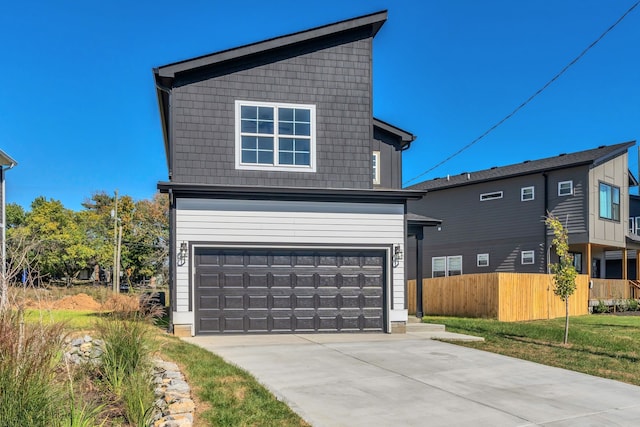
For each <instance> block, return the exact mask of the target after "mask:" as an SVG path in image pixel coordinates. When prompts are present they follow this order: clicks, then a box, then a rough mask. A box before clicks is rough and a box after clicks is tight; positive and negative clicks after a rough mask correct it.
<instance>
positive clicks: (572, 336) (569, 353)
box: [423, 315, 640, 385]
mask: <svg viewBox="0 0 640 427" xmlns="http://www.w3.org/2000/svg"><path fill="white" fill-rule="evenodd" d="M423 321H424V322H427V323H439V324H444V325H446V327H447V331H450V332H459V333H464V334H469V335H475V336H480V337H483V338H484V339H485V341H484V342H471V343H466V342H465V343H460V342H456V344H459V345H464V346H467V347H472V348H476V349H479V350H485V351H490V352H492V353H498V354H503V355H506V356H512V357H517V358H519V359H524V360H530V361H532V362H537V363H542V364H545V365H549V366H555V367H559V368H564V369H570V370H573V371H578V372H583V373H585V374H591V375H595V376H599V377H603V378H610V379H614V380H618V381H624V382H627V383H630V384H635V385H640V363H638V362H640V347H639V343H640V316H614V315H587V316H576V317H572V318H571V319H570V323H569V344H568V345H566V346H565V345H563V344H562V338H563V335H564V318H559V319H552V320H538V321H531V322H499V321H497V320H490V319H469V318H455V317H440V316H426V317H424V318H423Z"/></svg>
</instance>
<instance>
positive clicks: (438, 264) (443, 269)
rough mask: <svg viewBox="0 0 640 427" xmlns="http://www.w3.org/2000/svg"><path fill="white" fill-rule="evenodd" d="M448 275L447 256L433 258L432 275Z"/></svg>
mask: <svg viewBox="0 0 640 427" xmlns="http://www.w3.org/2000/svg"><path fill="white" fill-rule="evenodd" d="M446 275H447V257H445V256H438V257H433V258H431V277H445V276H446Z"/></svg>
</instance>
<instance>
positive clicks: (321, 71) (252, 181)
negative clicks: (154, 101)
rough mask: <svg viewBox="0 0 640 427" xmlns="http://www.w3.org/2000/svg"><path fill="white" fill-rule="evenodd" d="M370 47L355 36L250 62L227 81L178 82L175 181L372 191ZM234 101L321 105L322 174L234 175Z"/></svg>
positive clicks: (204, 77)
mask: <svg viewBox="0 0 640 427" xmlns="http://www.w3.org/2000/svg"><path fill="white" fill-rule="evenodd" d="M371 41H372V39H371V38H370V37H368V36H366V35H365V34H356V35H353V34H351V35H349V39H347V40H345V39H340V40H336V39H329V40H324V41H318V42H316V43H315V44H314V45H313V46H312V47H307V48H305V50H303V51H295V50H292V51H287V52H281V53H272V54H270V55H268V56H260V57H257V58H247V59H246V61H245V62H244V63H241V64H239V65H237V66H235V67H234V68H233V69H231V71H232V72H227V73H225V74H222V73H220V74H217V75H197V76H196V75H189V76H183V78H182V80H181V79H177V81H176V87H175V88H174V89H173V96H172V109H173V111H172V113H173V114H172V117H173V137H174V139H173V146H174V156H173V168H172V170H173V179H172V181H173V182H178V183H179V182H184V183H198V184H215V185H269V186H292V187H307V186H308V187H329V188H361V189H367V188H372V186H373V184H372V180H371V127H372V112H371V48H372V43H371ZM296 55H297V56H296ZM236 100H246V101H265V102H286V103H300V104H313V105H315V106H316V128H317V131H316V154H317V172H316V173H306V172H280V171H278V172H276V171H274V172H265V171H251V170H236V169H235V128H234V126H235V118H234V112H235V109H234V105H235V104H234V103H235V101H236Z"/></svg>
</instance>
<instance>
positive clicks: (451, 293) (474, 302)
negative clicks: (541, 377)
mask: <svg viewBox="0 0 640 427" xmlns="http://www.w3.org/2000/svg"><path fill="white" fill-rule="evenodd" d="M407 302H408V306H407V307H408V309H409V313H410V314H415V312H416V281H415V280H409V282H408V284H407ZM422 304H423V305H422V307H423V311H424V313H425V314H431V315H443V316H459V317H484V318H492V319H497V320H500V321H503V322H515V321H523V320H539V319H553V318H556V317H563V316H564V315H565V305H564V302H562V300H561V299H560V298H559V297H557V296H556V295H555V294H554V293H553V276H552V275H550V274H529V273H485V274H463V275H461V276H451V277H437V278H433V279H424V280H423V282H422ZM588 313H589V278H588V277H587V276H586V275H578V277H577V279H576V291H575V293H574V294H573V295H572V296H571V297H570V298H569V315H570V316H579V315H583V314H588Z"/></svg>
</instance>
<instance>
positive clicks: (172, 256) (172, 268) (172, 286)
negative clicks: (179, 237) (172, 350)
mask: <svg viewBox="0 0 640 427" xmlns="http://www.w3.org/2000/svg"><path fill="white" fill-rule="evenodd" d="M168 193H169V194H168V197H169V298H170V301H171V303H170V304H169V332H170V333H173V310H174V309H175V307H176V297H177V293H178V292H177V290H176V284H177V273H176V252H175V249H176V244H175V237H176V236H175V234H176V232H175V229H176V214H175V208H176V205H175V199H174V197H173V190H172V189H171V188H170V189H169V192H168Z"/></svg>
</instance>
